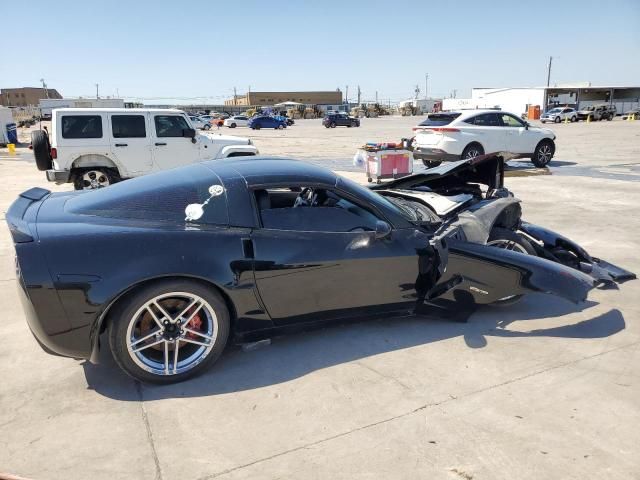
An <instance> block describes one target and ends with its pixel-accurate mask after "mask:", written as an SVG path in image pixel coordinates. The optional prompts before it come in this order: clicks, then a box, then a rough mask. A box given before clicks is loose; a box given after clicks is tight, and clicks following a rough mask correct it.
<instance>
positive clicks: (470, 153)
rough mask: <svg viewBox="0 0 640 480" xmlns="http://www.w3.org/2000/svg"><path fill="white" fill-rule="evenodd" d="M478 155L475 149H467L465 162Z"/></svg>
mask: <svg viewBox="0 0 640 480" xmlns="http://www.w3.org/2000/svg"><path fill="white" fill-rule="evenodd" d="M479 155H480V151H479V150H478V149H477V148H471V149H469V151H468V152H467V154H466V155H465V156H464V158H465V160H469V159H471V158H476V157H477V156H479Z"/></svg>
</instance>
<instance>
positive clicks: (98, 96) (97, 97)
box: [96, 83, 100, 100]
mask: <svg viewBox="0 0 640 480" xmlns="http://www.w3.org/2000/svg"><path fill="white" fill-rule="evenodd" d="M99 98H100V95H99V94H98V84H97V83H96V100H98V99H99Z"/></svg>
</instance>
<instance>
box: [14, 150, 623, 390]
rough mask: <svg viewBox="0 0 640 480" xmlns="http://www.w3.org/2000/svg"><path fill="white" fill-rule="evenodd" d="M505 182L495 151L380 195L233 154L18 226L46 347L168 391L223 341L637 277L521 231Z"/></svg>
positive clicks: (26, 210) (40, 206) (58, 196)
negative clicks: (102, 361)
mask: <svg viewBox="0 0 640 480" xmlns="http://www.w3.org/2000/svg"><path fill="white" fill-rule="evenodd" d="M503 171H504V168H503V158H502V157H501V156H497V155H485V156H482V157H477V158H475V159H472V160H462V161H460V162H452V163H449V164H447V165H443V166H441V167H437V168H434V169H430V170H427V171H425V172H424V173H421V174H417V175H412V176H410V177H405V178H403V179H400V180H397V181H393V182H390V183H387V184H384V185H380V186H376V187H375V188H374V189H369V188H366V187H363V186H360V185H358V184H355V183H353V182H351V181H349V180H347V179H345V178H342V177H339V176H337V175H335V174H334V173H333V172H331V171H329V170H326V169H323V168H320V167H317V166H313V165H310V164H308V163H302V162H298V161H295V160H287V159H278V158H251V159H241V158H234V159H232V160H222V161H211V162H205V163H200V164H195V165H190V166H186V167H183V168H179V169H175V170H170V171H164V172H160V173H157V174H153V175H148V176H144V177H139V178H137V179H133V180H128V181H126V182H122V183H118V184H115V185H112V186H110V187H108V188H105V189H101V190H94V191H87V192H65V193H51V192H49V191H48V190H44V189H41V188H33V189H31V190H28V191H26V192H24V193H22V194H21V195H20V196H19V197H18V199H17V200H16V201H15V202H14V203H13V205H12V206H11V208H10V209H9V211H8V212H7V215H6V219H7V222H8V224H9V228H10V230H11V234H12V236H13V240H14V245H15V249H16V270H17V276H18V279H19V285H20V288H19V290H20V293H21V298H22V301H23V306H24V309H25V312H26V317H27V321H28V324H29V327H30V329H31V331H32V332H33V334H34V336H35V337H36V339H37V340H38V342H39V343H40V345H41V346H42V347H43V348H44V349H45V350H46V351H47V352H49V353H53V354H57V355H63V356H68V357H75V358H85V359H89V360H91V361H96V359H97V355H98V352H99V349H100V348H101V344H100V338H101V334H102V333H103V332H104V333H105V335H103V336H102V338H103V340H104V339H105V338H106V339H108V343H109V346H110V348H111V350H112V352H113V356H114V358H115V359H116V362H117V363H118V365H119V366H120V367H121V368H122V369H123V370H124V371H125V372H127V373H128V374H129V375H131V376H133V377H134V378H137V379H139V380H142V381H147V382H156V383H169V382H175V381H180V380H184V379H186V378H188V377H190V376H193V375H195V374H197V373H198V372H200V371H202V370H203V369H205V368H206V367H207V366H209V365H211V364H212V363H214V362H215V361H216V359H217V358H218V357H219V356H220V354H221V353H222V350H223V349H224V347H225V345H226V344H227V341H228V340H229V339H231V340H233V341H238V342H242V341H250V340H253V339H256V338H260V337H261V336H264V335H269V334H271V333H273V332H274V331H277V330H280V329H287V328H291V327H299V326H300V325H308V324H314V323H318V322H324V321H331V320H338V319H347V318H357V317H366V316H371V315H376V314H391V313H396V312H402V313H406V312H413V313H423V312H427V313H428V312H435V313H436V314H438V315H444V316H451V317H454V318H457V319H463V320H464V319H466V318H467V317H468V315H469V314H470V313H471V312H472V311H473V310H474V308H476V307H477V306H478V305H484V304H496V303H498V304H500V303H511V302H514V301H517V300H518V299H519V298H520V297H521V296H522V295H524V294H526V293H528V292H546V293H550V294H555V295H559V296H561V297H564V298H566V299H568V300H570V301H573V302H581V301H583V300H585V298H586V297H587V294H588V292H589V291H590V290H591V289H592V288H594V287H596V286H598V285H610V284H613V283H614V282H621V281H624V280H627V279H630V278H634V277H635V275H633V274H632V273H630V272H627V271H625V270H623V269H621V268H618V267H616V266H614V265H611V264H609V263H607V262H605V261H603V260H599V259H597V258H594V257H591V256H590V255H589V254H588V253H587V252H585V251H584V250H583V249H582V248H580V247H579V246H578V245H576V244H575V243H573V242H572V241H570V240H569V239H567V238H564V237H562V236H561V235H558V234H556V233H553V232H551V231H549V230H546V229H544V228H542V227H537V226H535V225H531V224H528V223H526V222H523V221H521V218H520V217H521V209H520V204H519V201H518V200H517V199H515V198H514V197H513V196H512V194H511V193H510V192H509V191H508V190H506V189H505V188H504V186H503ZM103 343H104V342H103ZM102 347H103V348H104V345H102Z"/></svg>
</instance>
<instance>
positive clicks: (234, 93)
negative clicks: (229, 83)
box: [233, 87, 238, 107]
mask: <svg viewBox="0 0 640 480" xmlns="http://www.w3.org/2000/svg"><path fill="white" fill-rule="evenodd" d="M236 98H238V97H237V95H236V87H233V106H234V107H235V106H236V105H237V104H238V103H237V102H236Z"/></svg>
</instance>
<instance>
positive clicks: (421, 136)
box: [412, 110, 556, 167]
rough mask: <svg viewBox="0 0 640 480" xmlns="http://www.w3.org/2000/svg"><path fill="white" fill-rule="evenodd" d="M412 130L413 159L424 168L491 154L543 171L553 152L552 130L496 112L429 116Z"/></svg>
mask: <svg viewBox="0 0 640 480" xmlns="http://www.w3.org/2000/svg"><path fill="white" fill-rule="evenodd" d="M413 130H414V132H415V138H414V140H413V142H412V145H413V156H414V158H417V159H420V160H422V161H423V163H424V164H425V165H426V166H427V167H433V166H437V165H439V164H440V163H441V162H443V161H453V160H459V159H461V158H473V157H476V156H478V155H482V154H484V153H493V152H511V153H513V154H515V155H516V158H531V161H532V162H533V164H534V165H535V166H536V167H544V166H545V165H547V164H548V163H549V162H550V161H551V159H552V158H553V154H554V153H555V149H556V146H555V143H554V140H555V139H556V136H555V134H554V133H553V132H552V131H551V130H549V129H547V128H540V127H533V126H531V125H529V124H528V123H527V122H525V121H523V120H521V119H520V118H518V117H517V116H516V115H514V114H512V113H508V112H503V111H497V110H462V111H455V112H440V113H430V114H429V116H428V117H427V119H426V120H425V121H423V122H422V123H420V125H418V126H417V127H414V129H413Z"/></svg>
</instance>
